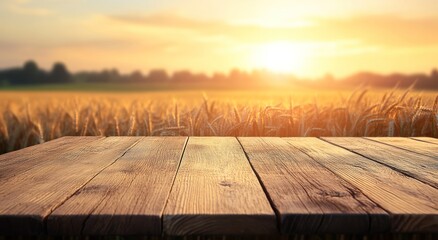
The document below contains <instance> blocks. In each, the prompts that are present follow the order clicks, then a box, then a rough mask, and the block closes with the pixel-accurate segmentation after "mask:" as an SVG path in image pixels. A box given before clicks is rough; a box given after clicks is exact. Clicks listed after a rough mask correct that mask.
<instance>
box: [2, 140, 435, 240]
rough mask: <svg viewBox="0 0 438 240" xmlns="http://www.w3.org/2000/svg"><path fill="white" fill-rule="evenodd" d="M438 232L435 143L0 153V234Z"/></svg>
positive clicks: (94, 144) (111, 144)
mask: <svg viewBox="0 0 438 240" xmlns="http://www.w3.org/2000/svg"><path fill="white" fill-rule="evenodd" d="M437 232H438V139H433V138H321V139H319V138H276V137H238V138H235V137H63V138H60V139H56V140H53V141H50V142H47V143H44V144H41V145H37V146H32V147H29V148H25V149H22V150H19V151H15V152H10V153H7V154H3V155H0V235H41V234H43V235H151V236H152V235H162V236H163V235H164V236H181V235H242V234H243V235H279V234H296V233H303V234H306V233H309V234H324V233H341V234H372V233H437Z"/></svg>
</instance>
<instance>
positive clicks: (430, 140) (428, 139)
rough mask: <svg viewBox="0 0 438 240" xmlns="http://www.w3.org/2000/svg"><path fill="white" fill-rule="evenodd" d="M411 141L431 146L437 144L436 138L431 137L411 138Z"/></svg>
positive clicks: (437, 139)
mask: <svg viewBox="0 0 438 240" xmlns="http://www.w3.org/2000/svg"><path fill="white" fill-rule="evenodd" d="M412 139H414V140H417V141H422V142H428V143H433V144H438V138H431V137H413V138H412Z"/></svg>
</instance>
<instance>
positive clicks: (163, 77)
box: [147, 69, 169, 82]
mask: <svg viewBox="0 0 438 240" xmlns="http://www.w3.org/2000/svg"><path fill="white" fill-rule="evenodd" d="M147 80H148V81H150V82H166V81H169V75H168V74H167V72H166V70H163V69H154V70H151V71H150V72H149V75H148V77H147Z"/></svg>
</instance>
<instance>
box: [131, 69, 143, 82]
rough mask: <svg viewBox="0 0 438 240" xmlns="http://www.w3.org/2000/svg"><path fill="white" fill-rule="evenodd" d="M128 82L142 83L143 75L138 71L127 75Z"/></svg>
mask: <svg viewBox="0 0 438 240" xmlns="http://www.w3.org/2000/svg"><path fill="white" fill-rule="evenodd" d="M128 81H131V82H142V81H144V77H143V74H142V73H141V72H140V71H134V72H132V73H131V75H129V77H128Z"/></svg>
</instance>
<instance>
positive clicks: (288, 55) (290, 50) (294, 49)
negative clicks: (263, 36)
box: [252, 42, 306, 73]
mask: <svg viewBox="0 0 438 240" xmlns="http://www.w3.org/2000/svg"><path fill="white" fill-rule="evenodd" d="M305 59H306V50H305V48H303V46H300V45H298V44H295V43H292V42H269V43H264V44H261V45H258V46H256V47H255V48H254V50H253V56H252V62H253V65H254V67H256V68H263V69H267V70H269V71H272V72H277V73H291V72H296V71H299V70H300V68H301V67H303V65H304V62H305Z"/></svg>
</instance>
